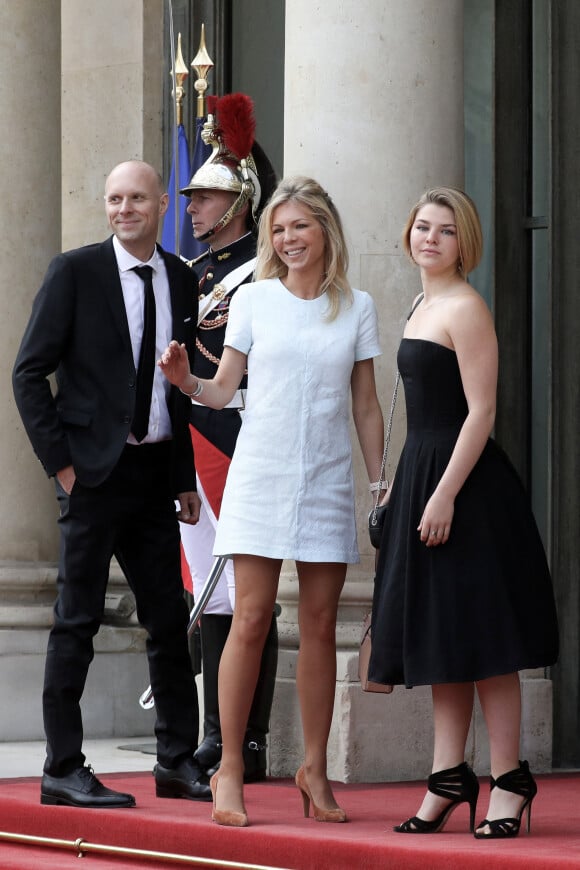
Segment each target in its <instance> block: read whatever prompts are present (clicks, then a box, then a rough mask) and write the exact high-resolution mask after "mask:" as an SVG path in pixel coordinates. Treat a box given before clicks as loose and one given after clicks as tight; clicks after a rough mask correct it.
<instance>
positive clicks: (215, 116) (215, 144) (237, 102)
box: [179, 94, 262, 241]
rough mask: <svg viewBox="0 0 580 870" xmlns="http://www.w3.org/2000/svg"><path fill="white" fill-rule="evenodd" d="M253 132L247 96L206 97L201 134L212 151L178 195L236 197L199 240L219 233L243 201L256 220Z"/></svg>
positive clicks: (258, 192) (257, 188) (257, 191)
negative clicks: (220, 193)
mask: <svg viewBox="0 0 580 870" xmlns="http://www.w3.org/2000/svg"><path fill="white" fill-rule="evenodd" d="M255 131H256V122H255V120H254V104H253V102H252V100H251V99H250V97H248V96H246V95H245V94H226V96H224V97H220V98H219V99H217V98H216V97H208V115H207V120H206V122H205V124H204V127H203V130H202V134H201V135H202V138H203V141H204V142H205V143H206V144H207V145H211V146H212V148H213V150H212V153H211V154H210V156H209V157H208V159H207V160H206V161H205V163H204V164H203V165H202V166H200V168H199V169H198V170H197V172H195V173H194V175H193V177H192V179H191V181H190V182H189V184H188V185H187V187H184V188H182V189H181V190H180V191H179V192H180V193H182V194H183V195H184V196H191V194H192V192H193V191H194V190H224V191H227V192H228V193H235V194H237V198H236V199H235V201H234V202H233V203H232V205H231V206H230V208H229V209H228V210H227V211H226V213H225V214H224V215H223V216H222V217H221V218H220V219H219V221H217V223H216V224H214V226H213V227H212V228H211V229H210V230H209V231H208V232H207V233H204V235H203V236H200V237H199V241H204V240H205V239H208V238H210V237H211V236H214V235H216V233H218V232H220V231H221V230H222V229H223V228H224V227H225V226H227V225H228V224H229V223H230V221H231V220H232V218H233V217H234V215H236V214H237V213H238V212H239V211H240V210H241V209H242V208H243V206H244V205H245V203H246V202H249V203H250V208H251V210H252V216H253V217H254V219H256V218H257V212H258V206H259V204H260V199H261V195H262V191H261V186H260V180H259V178H258V170H257V168H256V163H255V161H254V158H253V156H252V146H253V145H254V135H255Z"/></svg>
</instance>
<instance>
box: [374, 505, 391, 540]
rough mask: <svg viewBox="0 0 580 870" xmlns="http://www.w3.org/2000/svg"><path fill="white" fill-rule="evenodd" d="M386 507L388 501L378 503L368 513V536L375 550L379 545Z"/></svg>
mask: <svg viewBox="0 0 580 870" xmlns="http://www.w3.org/2000/svg"><path fill="white" fill-rule="evenodd" d="M388 507H389V503H388V502H387V504H381V505H378V506H377V507H374V508H373V509H372V511H371V512H370V514H369V537H370V539H371V544H372V545H373V547H374V548H375V550H378V549H379V547H380V545H381V537H382V535H383V528H384V525H385V517H386V516H387V508H388Z"/></svg>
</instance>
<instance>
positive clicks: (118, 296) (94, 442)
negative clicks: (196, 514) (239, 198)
mask: <svg viewBox="0 0 580 870" xmlns="http://www.w3.org/2000/svg"><path fill="white" fill-rule="evenodd" d="M159 250H160V253H161V254H162V256H163V259H164V261H165V265H166V268H167V275H168V279H169V288H170V295H171V310H172V316H173V338H175V339H176V340H177V341H179V342H184V343H185V345H186V347H187V348H188V351H189V354H190V360H191V359H192V358H193V348H194V341H195V329H196V324H197V305H198V301H197V300H198V284H197V279H196V278H195V275H194V274H193V272H192V271H191V269H189V268H188V267H187V266H186V265H185V263H183V262H182V261H181V260H180V259H179V258H178V257H176V256H174V255H173V254H168V253H166V252H165V251H163V250H162V249H161V248H160V249H159ZM53 372H55V373H56V384H57V391H56V394H55V395H53V392H52V390H51V386H50V383H49V380H48V378H49V375H51V374H52V373H53ZM12 382H13V387H14V395H15V398H16V403H17V405H18V409H19V411H20V415H21V417H22V421H23V423H24V426H25V428H26V431H27V433H28V437H29V438H30V441H31V443H32V446H33V448H34V451H35V453H36V454H37V456H38V458H39V459H40V461H41V462H42V464H43V466H44V469H45V471H46V472H47V474H48V475H53V474H55V473H56V472H57V471H59V470H60V469H61V468H65V467H66V466H68V465H73V467H74V469H75V473H76V476H77V478H78V480H79V482H80V483H82V484H83V485H85V486H97V485H98V484H99V483H102V482H103V481H104V480H105V479H106V478H107V477H108V475H109V474H110V473H111V471H112V469H113V468H114V467H115V465H116V463H117V461H118V459H119V457H120V455H121V451H122V450H123V448H124V446H125V444H126V441H127V436H128V435H129V431H130V428H131V420H132V418H133V410H134V406H135V385H136V371H135V365H134V362H133V353H132V350H131V338H130V334H129V325H128V322H127V314H126V311H125V304H124V300H123V291H122V289H121V281H120V278H119V270H118V266H117V259H116V257H115V252H114V248H113V240H112V237H111V238H109V239H107V241H105V242H102V243H100V244H95V245H88V246H86V247H83V248H78V249H76V250H73V251H68V252H67V253H64V254H59V255H58V256H57V257H55V258H54V259H53V260H52V262H51V264H50V266H49V268H48V271H47V273H46V276H45V278H44V282H43V284H42V287H41V288H40V290H39V292H38V295H37V296H36V299H35V300H34V304H33V308H32V315H31V317H30V320H29V322H28V326H27V328H26V331H25V333H24V337H23V339H22V343H21V346H20V350H19V352H18V356H17V358H16V363H15V366H14V371H13V375H12ZM190 407H191V403H190V401H189V399H188V398H187V397H185V396H183V395H182V394H181V393H180V392H179V390H177V389H176V388H175V387H172V388H171V391H170V393H169V398H168V408H169V414H170V417H171V422H172V427H173V440H172V458H173V462H172V471H173V485H174V492H175V493H178V492H186V491H191V490H195V488H196V487H195V469H194V464H193V450H192V446H191V438H190V435H189V429H188V421H189V412H190Z"/></svg>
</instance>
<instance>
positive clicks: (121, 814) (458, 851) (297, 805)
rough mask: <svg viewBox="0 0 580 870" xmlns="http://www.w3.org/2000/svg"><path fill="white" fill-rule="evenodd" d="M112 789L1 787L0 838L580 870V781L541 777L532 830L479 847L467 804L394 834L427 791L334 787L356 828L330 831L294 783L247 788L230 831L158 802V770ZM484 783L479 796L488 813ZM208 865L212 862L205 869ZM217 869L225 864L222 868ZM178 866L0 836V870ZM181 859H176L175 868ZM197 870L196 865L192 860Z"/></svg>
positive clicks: (274, 857)
mask: <svg viewBox="0 0 580 870" xmlns="http://www.w3.org/2000/svg"><path fill="white" fill-rule="evenodd" d="M102 778H103V780H104V782H105V783H106V784H110V785H112V786H113V787H114V788H117V789H120V790H122V791H129V792H132V793H133V794H134V795H135V796H136V798H137V807H136V808H135V809H130V810H110V811H105V810H79V809H72V808H67V807H44V806H41V805H40V803H39V779H38V778H34V779H4V780H0V830H1V831H2V832H11V833H21V834H28V835H35V836H39V837H47V838H56V839H60V840H66V841H67V842H68V843H71V844H72V843H73V842H74V841H75V840H76V839H77V838H82V839H83V840H84V841H86V842H87V843H89V844H106V845H108V846H122V847H127V848H131V849H138V850H147V851H154V852H164V853H171V854H176V855H182V856H197V857H198V858H203V859H206V860H205V861H204V862H203V863H202V864H198V865H197V866H204V867H218V868H219V867H227V866H228V864H227V863H223V862H235V863H233V864H230V866H234V867H235V866H240V865H241V866H244V865H249V866H255V865H262V866H269V867H275V868H289V870H379V868H380V870H436V868H445V870H487V868H489V867H499V868H507V870H552V868H561V870H565V868H572V867H574V868H580V775H577V774H561V775H550V776H542V777H539V781H538V784H539V789H540V790H539V794H538V797H537V798H536V800H535V801H534V804H533V808H532V832H531V834H530V835H529V836H528V835H526V834H523V833H522V834H520V836H519V837H517V838H516V839H514V840H507V841H497V840H496V841H492V842H487V843H486V842H481V841H478V840H475V839H474V838H473V837H472V836H471V835H470V834H469V833H468V832H467V824H468V818H469V814H468V808H467V805H463V806H461V807H460V808H459V809H458V810H457V811H456V812H455V813H454V814H453V815H452V816H451V819H450V821H449V823H448V825H447V828H446V829H445V831H444V832H443V833H441V834H433V835H430V836H410V835H404V834H396V833H394V831H393V830H392V827H393V825H394V824H396V823H398V822H400V821H402V820H403V819H404V818H406V817H407V816H409V815H412V814H413V813H414V811H415V810H416V809H417V807H418V806H419V803H420V801H421V797H422V794H423V789H424V785H423V784H422V783H387V784H373V785H360V784H356V785H346V786H345V785H341V784H337V785H336V787H335V792H336V796H337V799H338V801H339V803H340V804H341V805H342V806H343V807H344V808H345V809H346V811H347V813H348V816H349V822H348V823H347V824H344V825H336V824H323V823H319V822H315V821H314V820H313V819H312V818H311V819H304V818H303V817H302V802H301V798H300V795H299V793H298V791H297V789H296V787H295V786H294V784H293V782H292V781H290V780H287V779H286V780H270V781H268V782H267V783H260V784H256V785H250V786H247V788H246V804H247V810H248V815H249V818H250V827H248V828H245V829H233V828H223V827H220V826H218V825H215V824H213V823H212V822H211V820H210V813H211V804H208V803H197V802H192V801H174V800H159V799H157V798H156V797H155V795H154V783H153V778H152V776H151V774H148V773H137V774H135V773H132V774H110V775H108V776H107V775H104V776H103V777H102ZM486 800H487V795H486V794H485V784H483V786H482V796H481V798H480V804H481V812H480V811H478V814H477V818H478V819H480V816H481V815H482V814H483V813H485V806H486ZM208 859H214V861H213V862H211V863H206V862H207V860H208ZM220 861H221V862H222V863H220ZM176 863H178V862H177V861H169V860H163V859H161V858H155V859H153V860H149V859H147V858H145V857H139V858H127V857H126V858H116V857H114V856H103V855H101V854H94V853H93V852H91V851H89V852H87V854H86V855H85V857H84V858H83V863H82V864H81V865H79V863H78V858H77V857H76V853H75V852H73V851H65V850H64V849H54V848H46V847H38V846H28V845H14V844H12V843H10V842H7V841H6V840H5V839H4V838H2V839H1V840H0V868H2V870H5V868H18V870H28V868H45V867H46V868H48V867H50V868H59V870H61V868H62V870H66V868H69V867H71V868H72V867H73V866H74V867H76V868H77V870H78V868H79V867H80V868H81V870H82V868H83V867H84V868H86V870H90V868H91V867H94V868H95V870H104V868H110V870H121V868H130V867H133V868H136V867H144V868H145V867H159V868H163V867H169V866H175V864H176ZM179 863H181V862H179ZM190 866H196V865H195V864H190Z"/></svg>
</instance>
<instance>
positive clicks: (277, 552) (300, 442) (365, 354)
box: [214, 278, 381, 563]
mask: <svg viewBox="0 0 580 870" xmlns="http://www.w3.org/2000/svg"><path fill="white" fill-rule="evenodd" d="M353 297H354V298H353V301H352V304H347V303H344V304H343V306H342V308H341V310H340V312H339V315H338V317H337V318H336V319H335V320H332V321H328V320H327V319H326V317H325V315H326V314H327V309H328V300H327V298H326V296H325V295H322V296H320V297H318V298H317V299H310V300H305V299H300V298H299V297H297V296H294V295H293V294H292V293H291V292H290V291H289V290H288V289H287V288H286V287H285V286H284V284H283V283H282V282H281V281H280V280H278V279H277V278H272V279H268V280H265V281H258V282H256V283H254V284H247V285H244V286H243V287H240V288H239V290H238V291H237V292H236V295H235V296H234V298H233V299H232V302H231V307H230V315H229V320H228V326H227V332H226V339H225V344H226V345H227V346H229V347H233V348H235V349H236V350H239V351H241V352H242V353H244V354H247V356H248V392H247V397H246V409H245V411H244V412H243V422H242V428H241V431H240V434H239V436H238V440H237V444H236V449H235V453H234V456H233V459H232V463H231V465H230V469H229V472H228V478H227V483H226V487H225V491H224V496H223V501H222V506H221V512H220V519H219V523H218V530H217V535H216V539H215V546H214V553H215V554H216V555H221V556H223V555H231V554H235V553H244V554H251V555H257V556H266V557H270V558H274V559H294V560H301V561H305V562H347V563H353V562H358V561H359V554H358V548H357V539H356V525H355V512H354V485H353V474H352V455H351V454H352V450H351V442H350V427H349V419H350V379H351V374H352V369H353V366H354V364H355V362H357V361H359V360H364V359H370V358H373V357H375V356H378V355H379V354H380V352H381V351H380V346H379V340H378V325H377V314H376V309H375V305H374V302H373V300H372V298H371V296H369V294H368V293H364V292H362V291H360V290H354V291H353Z"/></svg>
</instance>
